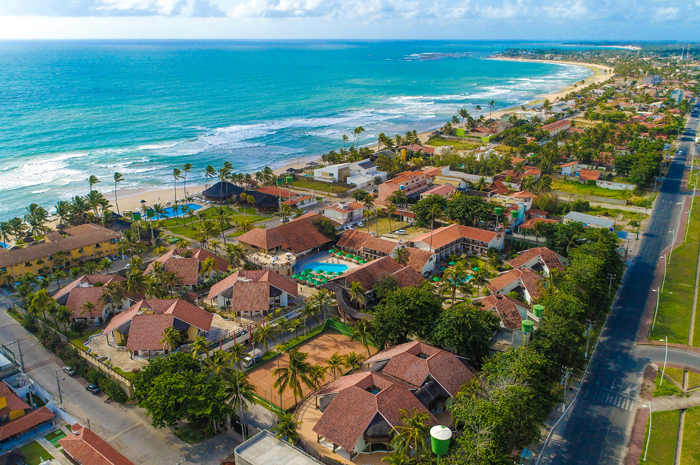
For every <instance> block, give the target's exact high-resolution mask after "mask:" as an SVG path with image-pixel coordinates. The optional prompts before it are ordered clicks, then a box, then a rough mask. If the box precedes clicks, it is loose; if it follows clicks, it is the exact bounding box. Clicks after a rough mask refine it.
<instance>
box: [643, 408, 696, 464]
mask: <svg viewBox="0 0 700 465" xmlns="http://www.w3.org/2000/svg"><path fill="white" fill-rule="evenodd" d="M679 418H680V412H679V411H678V410H671V411H669V412H653V413H652V414H651V439H650V440H649V449H648V451H647V461H646V462H644V461H642V460H641V458H640V460H639V463H640V464H651V465H671V464H673V461H674V457H675V455H676V439H677V436H678V420H679ZM683 436H685V431H684V434H683ZM648 437H649V424H648V423H647V428H646V434H645V435H644V445H645V447H646V441H647V438H648ZM643 456H644V452H642V457H643Z"/></svg>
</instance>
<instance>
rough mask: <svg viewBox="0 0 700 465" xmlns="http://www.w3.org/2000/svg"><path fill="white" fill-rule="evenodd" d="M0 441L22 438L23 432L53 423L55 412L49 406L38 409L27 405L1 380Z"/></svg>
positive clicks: (32, 430)
mask: <svg viewBox="0 0 700 465" xmlns="http://www.w3.org/2000/svg"><path fill="white" fill-rule="evenodd" d="M0 405H2V409H0V443H1V442H3V441H7V440H10V439H18V438H21V436H22V434H23V433H26V432H29V433H36V429H37V428H38V427H40V426H42V425H45V424H48V423H51V424H53V416H54V414H53V412H52V411H51V410H49V408H48V407H46V406H44V407H40V408H38V409H37V410H32V408H31V407H30V406H29V405H27V404H26V403H25V402H24V401H23V400H22V399H20V398H19V397H18V396H17V394H15V392H14V391H13V390H12V388H11V387H10V386H8V385H7V383H5V382H2V381H0Z"/></svg>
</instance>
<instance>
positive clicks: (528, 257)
mask: <svg viewBox="0 0 700 465" xmlns="http://www.w3.org/2000/svg"><path fill="white" fill-rule="evenodd" d="M568 263H569V261H568V260H567V259H566V258H564V257H562V256H561V255H559V254H558V253H556V252H554V251H553V250H550V249H548V248H547V247H536V248H533V249H528V250H526V251H525V252H523V253H521V254H520V255H518V256H517V257H515V258H514V259H512V260H511V261H510V262H508V264H509V265H510V266H512V267H513V268H516V269H518V268H526V269H528V270H530V271H534V272H536V273H541V274H543V275H544V276H549V273H550V272H551V270H554V269H556V270H559V271H564V267H565V266H566V265H568Z"/></svg>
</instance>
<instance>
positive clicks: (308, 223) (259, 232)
mask: <svg viewBox="0 0 700 465" xmlns="http://www.w3.org/2000/svg"><path fill="white" fill-rule="evenodd" d="M315 218H322V216H321V215H319V214H318V213H313V212H309V213H306V214H304V215H302V216H300V217H299V218H296V219H294V220H293V221H290V222H289V223H285V224H282V225H280V226H277V227H274V228H270V229H260V228H255V229H253V230H251V231H248V232H247V233H245V234H243V235H241V236H239V237H238V241H239V242H243V243H245V244H251V245H253V246H255V247H258V248H262V249H265V250H271V249H274V248H277V247H281V248H283V249H290V250H292V252H294V253H296V254H298V253H302V252H305V251H307V250H309V249H313V248H314V247H320V246H322V245H324V244H327V243H329V242H331V240H330V239H328V238H327V237H326V236H324V235H323V234H321V233H320V232H319V231H318V229H316V227H315V226H314V225H313V223H312V220H314V219H315Z"/></svg>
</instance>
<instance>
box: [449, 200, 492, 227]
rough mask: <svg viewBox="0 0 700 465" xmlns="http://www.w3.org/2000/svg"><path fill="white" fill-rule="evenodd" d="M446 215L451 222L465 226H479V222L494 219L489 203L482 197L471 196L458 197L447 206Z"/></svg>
mask: <svg viewBox="0 0 700 465" xmlns="http://www.w3.org/2000/svg"><path fill="white" fill-rule="evenodd" d="M445 214H446V215H447V218H448V219H449V220H450V221H455V222H457V223H459V224H461V225H464V226H477V225H478V224H479V221H486V220H490V219H492V218H493V211H492V209H491V206H490V205H489V203H487V202H486V201H484V199H482V198H481V197H474V196H471V195H458V196H456V198H454V199H453V200H452V201H451V202H449V203H448V204H447V208H446V210H445Z"/></svg>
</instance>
